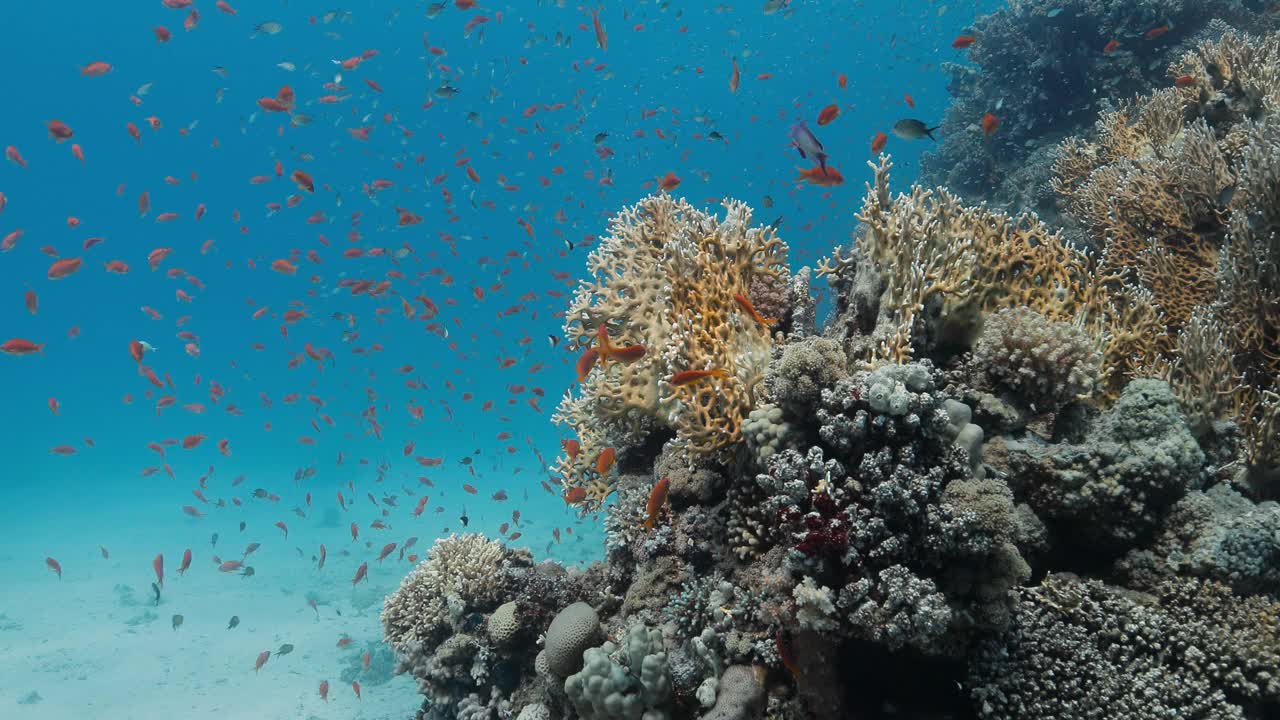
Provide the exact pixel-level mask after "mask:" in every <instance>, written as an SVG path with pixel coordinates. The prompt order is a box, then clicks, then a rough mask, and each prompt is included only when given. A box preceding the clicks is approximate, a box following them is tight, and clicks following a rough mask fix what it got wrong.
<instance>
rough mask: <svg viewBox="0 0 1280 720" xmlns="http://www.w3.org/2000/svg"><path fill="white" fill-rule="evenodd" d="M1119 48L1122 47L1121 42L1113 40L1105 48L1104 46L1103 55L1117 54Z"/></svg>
mask: <svg viewBox="0 0 1280 720" xmlns="http://www.w3.org/2000/svg"><path fill="white" fill-rule="evenodd" d="M1119 47H1120V41H1119V40H1112V41H1110V42H1108V43H1107V44H1106V45H1105V46H1103V48H1102V54H1103V55H1110V54H1111V53H1113V52H1115V51H1116V50H1117V49H1118V48H1119Z"/></svg>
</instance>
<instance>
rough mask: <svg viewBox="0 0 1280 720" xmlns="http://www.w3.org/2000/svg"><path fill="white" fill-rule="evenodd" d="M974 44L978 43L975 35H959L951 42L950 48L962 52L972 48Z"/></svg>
mask: <svg viewBox="0 0 1280 720" xmlns="http://www.w3.org/2000/svg"><path fill="white" fill-rule="evenodd" d="M976 42H978V38H977V36H975V35H960V36H957V37H956V39H955V40H952V41H951V47H953V48H955V49H957V50H964V49H965V48H968V47H972V46H973V44H974V43H976Z"/></svg>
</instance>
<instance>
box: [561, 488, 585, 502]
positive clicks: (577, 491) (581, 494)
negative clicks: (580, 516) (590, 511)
mask: <svg viewBox="0 0 1280 720" xmlns="http://www.w3.org/2000/svg"><path fill="white" fill-rule="evenodd" d="M563 497H564V504H565V505H577V504H578V503H580V502H582V501H583V500H586V499H587V490H586V488H580V487H576V488H569V489H568V490H565V491H564V495H563Z"/></svg>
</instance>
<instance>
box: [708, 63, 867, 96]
mask: <svg viewBox="0 0 1280 720" xmlns="http://www.w3.org/2000/svg"><path fill="white" fill-rule="evenodd" d="M732 62H733V70H732V71H731V72H730V73H729V92H732V93H736V92H738V86H739V85H741V84H742V69H741V68H739V67H738V58H732ZM841 87H844V86H843V85H841Z"/></svg>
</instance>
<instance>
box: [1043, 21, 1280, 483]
mask: <svg viewBox="0 0 1280 720" xmlns="http://www.w3.org/2000/svg"><path fill="white" fill-rule="evenodd" d="M1168 73H1169V75H1170V76H1171V77H1173V78H1174V79H1175V80H1174V83H1173V86H1172V87H1165V88H1162V89H1160V90H1157V91H1155V92H1153V93H1151V94H1150V95H1147V96H1144V97H1142V98H1139V99H1137V100H1135V101H1133V102H1132V103H1128V104H1126V105H1124V106H1122V107H1121V108H1120V109H1118V110H1115V111H1111V112H1106V113H1103V114H1102V115H1101V116H1100V117H1099V119H1098V122H1097V125H1096V127H1095V130H1094V136H1093V137H1092V138H1090V139H1083V138H1072V139H1069V140H1067V141H1065V142H1064V143H1063V145H1062V148H1061V153H1060V157H1059V159H1058V161H1057V163H1056V164H1055V168H1054V169H1055V178H1054V188H1055V190H1056V191H1057V192H1058V194H1059V195H1060V196H1061V197H1062V199H1063V202H1064V204H1065V206H1066V208H1067V210H1068V212H1070V213H1071V214H1072V215H1073V216H1074V217H1076V218H1078V219H1079V221H1080V222H1081V224H1082V225H1083V226H1084V227H1085V228H1086V230H1087V232H1088V233H1089V234H1090V236H1092V237H1094V238H1096V239H1097V241H1098V244H1099V246H1100V247H1102V248H1103V258H1104V259H1103V262H1102V264H1101V268H1100V274H1101V275H1102V276H1104V277H1105V276H1111V277H1117V278H1122V279H1123V280H1124V281H1126V282H1129V283H1132V284H1133V285H1136V286H1138V287H1140V288H1141V289H1142V290H1143V291H1145V292H1146V293H1148V294H1149V296H1150V298H1151V303H1152V305H1153V306H1154V307H1155V308H1156V309H1157V310H1158V311H1159V312H1160V314H1161V317H1162V325H1163V327H1161V328H1159V332H1157V333H1154V334H1153V335H1151V336H1150V337H1148V338H1136V340H1137V344H1135V345H1134V347H1135V349H1137V348H1140V349H1138V350H1137V352H1138V353H1139V354H1141V355H1142V356H1144V357H1147V358H1149V360H1148V362H1147V365H1148V368H1147V369H1149V370H1153V371H1154V372H1156V373H1157V374H1160V375H1161V376H1163V377H1166V378H1167V379H1169V380H1170V382H1171V383H1172V384H1173V386H1174V388H1175V390H1176V391H1177V393H1178V395H1179V399H1180V400H1181V401H1182V405H1183V409H1184V410H1185V411H1186V412H1187V414H1188V415H1189V416H1190V417H1191V418H1192V420H1193V422H1195V423H1196V424H1197V425H1199V426H1200V427H1201V428H1202V429H1203V428H1204V427H1205V426H1207V424H1208V422H1209V421H1210V420H1213V419H1230V420H1233V421H1234V422H1236V423H1237V424H1238V425H1239V426H1240V427H1241V428H1242V429H1243V430H1244V433H1245V436H1246V440H1247V443H1246V449H1247V450H1248V454H1249V458H1248V459H1249V460H1250V462H1252V463H1254V464H1269V465H1280V443H1277V442H1276V441H1275V438H1276V437H1277V436H1278V435H1280V380H1278V379H1277V378H1280V243H1278V242H1277V239H1276V238H1277V237H1278V234H1280V211H1278V210H1277V209H1276V208H1277V207H1280V204H1278V203H1277V200H1280V115H1277V111H1276V110H1275V108H1276V107H1277V103H1278V102H1280V90H1278V89H1277V88H1280V35H1270V36H1267V37H1265V38H1257V37H1250V36H1247V35H1243V34H1240V33H1237V32H1235V31H1227V32H1225V33H1223V34H1222V35H1221V37H1219V38H1217V39H1216V40H1212V41H1206V42H1203V43H1201V44H1199V45H1198V46H1196V47H1195V48H1194V49H1192V50H1190V51H1188V52H1187V53H1186V54H1185V55H1183V56H1182V57H1181V58H1180V59H1178V60H1177V61H1175V62H1173V63H1172V64H1171V65H1170V66H1169V69H1168Z"/></svg>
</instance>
